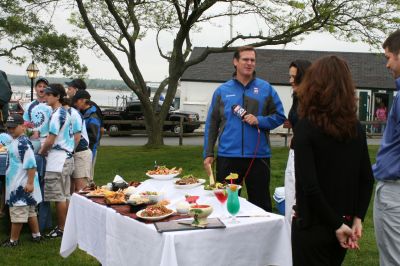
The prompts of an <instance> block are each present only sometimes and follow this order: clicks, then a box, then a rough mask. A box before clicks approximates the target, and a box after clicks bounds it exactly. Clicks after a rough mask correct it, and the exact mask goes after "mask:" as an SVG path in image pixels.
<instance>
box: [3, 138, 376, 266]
mask: <svg viewBox="0 0 400 266" xmlns="http://www.w3.org/2000/svg"><path fill="white" fill-rule="evenodd" d="M377 149H378V147H377V146H371V147H370V156H371V160H372V162H373V161H374V160H375V155H376V152H377ZM201 154H202V148H201V147H193V146H190V147H185V146H183V147H163V148H161V149H147V148H144V147H101V149H100V151H99V154H98V158H97V164H96V173H95V182H96V183H97V184H98V185H101V184H105V183H107V182H111V181H112V179H113V177H114V176H115V174H119V175H121V176H123V177H124V178H125V180H127V181H132V180H138V181H143V180H145V179H146V176H145V175H144V173H145V171H146V170H147V169H150V168H152V167H153V166H154V161H155V160H156V161H157V164H159V165H163V164H165V165H167V166H179V167H182V168H183V169H184V173H185V174H186V173H192V174H194V175H195V176H199V177H205V173H204V171H203V166H202V157H201ZM287 155H288V150H287V148H273V157H272V159H271V188H270V189H271V195H272V193H273V192H274V190H275V187H279V186H283V182H284V171H285V168H286V160H287ZM372 202H373V201H372V200H371V204H370V208H369V210H368V214H367V217H366V219H365V223H364V236H363V239H362V240H361V243H360V246H361V249H360V250H359V251H350V252H348V253H347V256H346V260H345V263H344V265H363V266H367V265H378V264H379V262H378V251H377V247H376V244H375V237H374V228H373V222H372ZM8 234H9V232H8V221H7V220H6V219H0V240H3V239H6V238H7V237H8ZM30 237H31V236H30V233H29V230H28V229H27V226H24V229H23V234H22V236H21V245H20V247H18V248H15V249H3V248H0V265H19V266H20V265H41V266H44V265H99V263H98V262H97V261H96V260H95V259H94V258H92V257H91V256H89V255H87V254H86V253H85V252H83V251H81V250H76V251H75V252H74V253H73V254H72V255H71V256H69V257H68V258H67V259H64V258H62V257H61V256H60V255H59V248H60V240H47V241H45V242H44V243H42V244H34V243H31V242H30ZM266 241H268V240H267V239H266Z"/></svg>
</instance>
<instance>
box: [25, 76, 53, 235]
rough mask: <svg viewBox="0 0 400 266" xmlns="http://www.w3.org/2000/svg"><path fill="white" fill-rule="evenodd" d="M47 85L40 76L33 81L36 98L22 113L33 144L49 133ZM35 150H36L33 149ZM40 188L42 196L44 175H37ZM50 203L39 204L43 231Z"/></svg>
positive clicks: (48, 217) (42, 139)
mask: <svg viewBox="0 0 400 266" xmlns="http://www.w3.org/2000/svg"><path fill="white" fill-rule="evenodd" d="M48 85H49V81H48V80H47V79H46V78H43V77H40V78H38V80H37V81H36V83H35V92H36V99H35V100H33V101H32V102H30V103H28V104H27V106H26V107H25V112H24V115H23V118H24V121H26V122H29V123H32V125H33V134H32V136H31V141H32V144H35V142H36V140H39V141H40V145H39V147H38V148H39V149H40V146H41V145H43V144H44V142H45V140H46V138H47V136H48V135H49V121H50V117H51V113H52V110H51V107H50V106H48V105H47V104H46V95H45V93H44V91H45V89H46V87H47V86H48ZM34 151H35V152H37V151H38V150H37V149H36V147H35V149H34ZM39 182H40V190H41V192H42V197H43V198H44V194H43V193H44V177H43V176H39ZM51 220H52V219H51V205H50V202H47V201H42V202H41V203H40V204H39V228H40V231H42V232H43V231H44V230H45V229H47V228H51V227H52V221H51Z"/></svg>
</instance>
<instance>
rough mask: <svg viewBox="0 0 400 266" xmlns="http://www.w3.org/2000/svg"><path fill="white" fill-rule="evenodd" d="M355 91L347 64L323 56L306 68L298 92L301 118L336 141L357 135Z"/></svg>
mask: <svg viewBox="0 0 400 266" xmlns="http://www.w3.org/2000/svg"><path fill="white" fill-rule="evenodd" d="M355 92H356V88H355V85H354V82H353V80H352V77H351V73H350V69H349V67H348V65H347V63H346V62H345V61H344V60H343V59H341V58H339V57H337V56H333V55H332V56H327V57H322V58H320V59H318V60H317V61H315V62H314V63H313V64H312V65H311V67H310V68H308V69H307V72H306V75H305V77H304V79H303V81H302V82H301V84H300V86H299V89H298V97H299V117H300V118H307V119H309V120H310V121H311V123H312V124H314V125H315V126H316V127H318V128H320V129H321V130H322V131H323V132H325V134H327V135H329V136H332V137H334V138H336V139H340V140H343V139H347V138H354V137H356V136H357V127H356V124H357V121H358V119H357V104H356V94H355Z"/></svg>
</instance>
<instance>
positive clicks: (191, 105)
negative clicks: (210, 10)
mask: <svg viewBox="0 0 400 266" xmlns="http://www.w3.org/2000/svg"><path fill="white" fill-rule="evenodd" d="M203 49H205V48H202V47H196V48H194V50H193V52H192V54H191V58H196V57H197V56H198V55H199V54H200V53H201V52H202V51H203ZM327 55H337V56H340V57H342V58H344V59H345V60H346V61H347V62H348V64H349V67H350V70H351V72H352V75H353V79H354V82H355V84H356V87H357V93H358V97H359V107H360V108H359V119H360V120H361V121H367V120H373V119H374V113H375V110H376V106H377V104H378V103H379V102H383V103H384V104H385V105H386V106H389V107H390V106H391V103H392V98H393V96H394V88H395V84H394V80H393V77H391V75H390V74H389V72H388V71H387V69H386V67H385V64H386V59H385V57H384V56H383V54H373V53H347V52H322V51H300V50H272V49H257V64H256V73H257V77H259V78H262V79H265V80H267V81H268V82H270V83H271V84H272V86H273V87H274V88H275V90H276V91H277V93H278V94H279V97H280V99H281V101H282V103H283V107H284V110H285V113H286V115H287V113H288V112H289V110H290V107H291V105H292V96H291V95H292V89H291V87H290V84H289V73H288V72H289V65H290V63H291V62H292V61H294V60H296V59H305V60H309V61H311V62H312V61H314V60H315V59H317V58H319V57H323V56H327ZM232 58H233V53H222V54H211V55H209V56H208V57H207V59H206V60H205V61H203V62H201V63H199V64H197V65H194V66H192V67H190V68H189V69H188V70H186V72H185V73H184V75H183V76H182V78H181V83H180V87H179V90H180V109H181V110H185V111H193V112H197V113H199V114H200V121H205V120H206V118H207V112H208V108H209V105H210V102H211V98H212V95H213V93H214V91H215V89H216V88H217V87H218V86H219V85H220V84H222V83H224V82H225V81H227V80H229V79H230V78H232V74H233V72H234V70H235V69H234V67H233V63H232V60H233V59H232Z"/></svg>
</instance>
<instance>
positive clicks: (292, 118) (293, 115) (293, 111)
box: [288, 92, 299, 149]
mask: <svg viewBox="0 0 400 266" xmlns="http://www.w3.org/2000/svg"><path fill="white" fill-rule="evenodd" d="M292 97H293V103H292V107H290V110H289V114H288V120H289V122H290V124H291V125H292V131H293V132H294V127H295V126H296V123H297V121H298V120H299V117H298V115H297V107H298V105H299V100H298V98H297V95H296V93H295V92H293V95H292ZM290 148H291V149H294V142H293V141H292V142H291V143H290Z"/></svg>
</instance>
